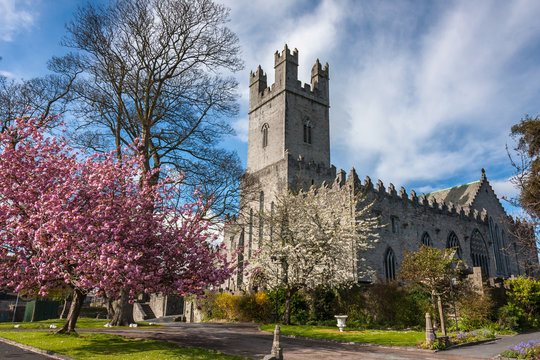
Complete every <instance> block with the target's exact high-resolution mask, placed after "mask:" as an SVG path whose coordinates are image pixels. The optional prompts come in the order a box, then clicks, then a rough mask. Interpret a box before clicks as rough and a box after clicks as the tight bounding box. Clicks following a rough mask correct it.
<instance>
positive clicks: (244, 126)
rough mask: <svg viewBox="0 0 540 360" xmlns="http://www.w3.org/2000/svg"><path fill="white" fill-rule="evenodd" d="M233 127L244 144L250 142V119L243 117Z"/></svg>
mask: <svg viewBox="0 0 540 360" xmlns="http://www.w3.org/2000/svg"><path fill="white" fill-rule="evenodd" d="M232 127H233V129H234V131H235V132H236V137H237V138H238V139H239V140H240V141H243V142H246V143H247V141H248V132H249V118H248V117H242V118H240V119H237V120H235V121H234V122H233V123H232Z"/></svg>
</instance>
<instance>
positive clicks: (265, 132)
mask: <svg viewBox="0 0 540 360" xmlns="http://www.w3.org/2000/svg"><path fill="white" fill-rule="evenodd" d="M261 132H262V147H263V148H264V147H267V146H268V123H264V124H263V126H262V128H261Z"/></svg>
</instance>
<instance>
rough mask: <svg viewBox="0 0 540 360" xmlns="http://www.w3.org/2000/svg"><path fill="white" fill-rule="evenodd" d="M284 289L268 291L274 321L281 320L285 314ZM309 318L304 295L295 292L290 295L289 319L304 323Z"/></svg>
mask: <svg viewBox="0 0 540 360" xmlns="http://www.w3.org/2000/svg"><path fill="white" fill-rule="evenodd" d="M285 291H286V290H285V289H284V288H281V289H276V290H272V291H270V292H269V293H268V297H269V298H270V301H271V302H272V314H273V317H274V319H273V320H276V321H281V320H282V319H283V317H284V314H285ZM308 320H309V306H308V302H307V300H306V298H305V296H304V295H302V294H301V293H299V292H297V293H295V294H294V295H293V296H292V297H291V321H292V322H293V323H296V324H306V323H307V321H308Z"/></svg>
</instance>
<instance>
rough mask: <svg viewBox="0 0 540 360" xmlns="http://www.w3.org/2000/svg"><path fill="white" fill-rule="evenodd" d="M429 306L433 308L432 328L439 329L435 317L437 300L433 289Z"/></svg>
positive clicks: (436, 315)
mask: <svg viewBox="0 0 540 360" xmlns="http://www.w3.org/2000/svg"><path fill="white" fill-rule="evenodd" d="M431 307H432V309H433V318H432V319H431V320H432V323H433V328H434V329H440V327H439V322H438V321H437V318H438V311H437V300H436V298H435V292H434V291H432V292H431Z"/></svg>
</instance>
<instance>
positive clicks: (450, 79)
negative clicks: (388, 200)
mask: <svg viewBox="0 0 540 360" xmlns="http://www.w3.org/2000/svg"><path fill="white" fill-rule="evenodd" d="M452 4H455V6H452V7H448V8H444V9H437V11H436V16H433V17H432V18H433V23H429V24H423V25H422V34H420V35H417V36H415V35H414V32H415V31H417V28H418V26H420V25H419V23H417V22H415V20H414V17H415V16H417V14H416V13H415V10H414V9H402V10H403V11H404V12H403V13H402V18H403V19H402V21H401V22H400V23H399V24H397V25H396V24H394V25H393V26H392V25H391V26H388V27H387V26H382V25H385V24H387V23H391V22H392V17H393V16H395V14H394V13H393V12H388V11H387V8H386V5H384V6H382V7H381V8H372V9H370V10H371V11H372V12H370V14H371V13H373V12H374V13H376V14H377V15H376V16H374V17H373V19H370V18H369V17H368V16H364V17H363V18H362V20H363V21H367V22H368V27H370V29H371V31H373V33H372V34H366V36H367V38H362V37H358V40H357V41H356V42H355V43H351V44H350V50H349V53H350V54H354V53H357V54H359V57H360V59H359V60H358V62H357V63H356V64H352V65H353V66H351V65H349V67H348V68H347V66H348V63H350V60H351V59H350V58H348V59H346V60H345V61H343V62H342V64H343V66H345V68H344V69H339V70H337V71H344V72H345V74H344V75H343V76H340V79H341V80H342V81H343V82H344V85H343V86H341V85H340V84H339V83H338V84H336V82H335V81H333V82H331V86H332V87H333V88H334V92H333V93H334V97H333V98H332V99H331V102H332V103H333V112H332V115H333V118H332V120H331V121H332V123H333V128H332V130H333V132H334V135H335V136H336V138H337V140H338V141H337V142H338V143H341V144H342V145H341V147H340V149H341V151H340V153H341V155H342V156H343V157H345V158H346V160H345V161H344V162H346V163H349V164H354V165H355V166H357V168H362V165H364V167H367V168H370V167H371V168H372V169H373V170H374V172H375V174H372V175H375V176H378V177H381V178H383V179H389V180H390V181H392V182H394V183H397V184H399V183H402V182H414V181H418V180H420V179H421V180H432V179H441V178H443V177H447V176H451V175H453V174H455V173H456V172H460V171H469V172H470V171H472V170H474V171H476V170H477V168H478V169H479V168H480V167H481V166H486V165H485V162H490V163H493V162H501V161H504V160H505V150H504V144H505V141H506V137H507V134H508V132H509V128H510V125H511V124H512V123H515V122H517V121H518V120H519V117H520V116H521V115H523V113H522V111H523V109H524V108H525V103H526V101H527V100H528V98H530V93H533V94H538V93H539V91H540V84H538V83H537V82H536V81H535V80H534V79H535V78H537V76H538V74H539V73H540V71H539V70H538V67H537V66H536V65H534V66H529V67H527V66H521V65H520V64H516V62H517V61H518V60H519V57H518V55H520V53H522V52H523V51H526V50H527V47H528V46H531V42H532V41H534V40H536V44H537V43H538V39H537V38H538V35H539V34H540V31H539V30H540V24H538V22H537V21H535V20H534V19H535V17H536V14H538V13H539V11H540V3H535V2H525V1H521V2H508V3H492V2H472V3H471V2H462V3H459V2H458V3H452ZM416 19H417V21H420V20H422V19H421V18H416ZM422 21H426V18H425V17H424V18H423V20H422ZM402 34H406V36H402ZM533 43H534V42H533ZM334 68H335V66H334ZM532 74H535V75H536V77H531V75H532ZM518 79H519V81H517V80H518ZM336 87H337V89H336ZM524 89H527V90H526V91H529V93H526V92H525V91H524ZM531 90H532V91H531ZM336 94H337V96H335V95H336ZM336 102H337V104H336ZM336 108H337V109H336ZM336 115H337V116H336ZM335 142H336V141H334V143H335ZM358 154H360V155H358ZM373 159H376V162H374V161H373ZM358 163H360V165H361V166H358Z"/></svg>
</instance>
